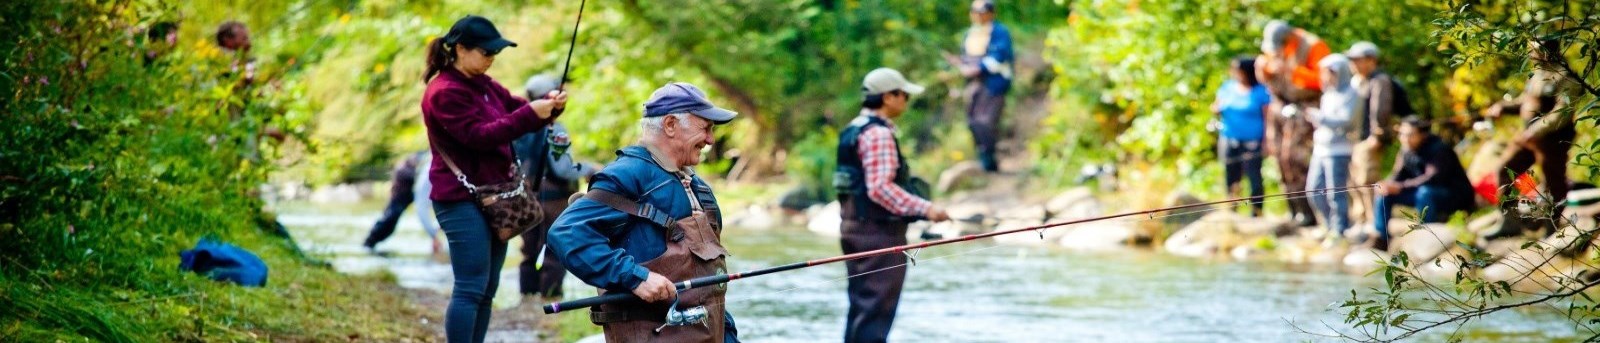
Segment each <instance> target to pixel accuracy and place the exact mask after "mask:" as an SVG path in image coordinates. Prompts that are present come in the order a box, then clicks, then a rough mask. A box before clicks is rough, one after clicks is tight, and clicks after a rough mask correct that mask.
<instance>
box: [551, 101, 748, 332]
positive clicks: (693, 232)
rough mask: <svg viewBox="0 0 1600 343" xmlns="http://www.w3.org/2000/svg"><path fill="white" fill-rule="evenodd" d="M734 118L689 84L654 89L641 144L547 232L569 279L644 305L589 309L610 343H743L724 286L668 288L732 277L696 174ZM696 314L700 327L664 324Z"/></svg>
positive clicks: (717, 216) (712, 208)
mask: <svg viewBox="0 0 1600 343" xmlns="http://www.w3.org/2000/svg"><path fill="white" fill-rule="evenodd" d="M736 115H738V114H737V113H734V112H733V111H728V110H725V109H721V108H718V107H716V106H714V105H712V104H711V101H710V100H709V99H707V97H706V94H705V92H703V91H701V90H700V88H698V87H695V86H694V85H691V84H687V83H678V82H674V83H669V84H667V85H666V86H662V87H661V88H658V89H656V91H655V93H652V94H651V95H650V99H649V100H647V101H646V102H645V105H644V118H643V119H641V120H640V122H639V123H640V125H639V126H640V128H641V131H642V133H641V136H640V138H639V144H637V145H633V146H628V147H625V148H622V150H619V151H617V159H616V161H613V162H611V164H609V165H606V167H605V169H603V170H601V171H600V173H598V174H595V175H594V177H593V178H592V182H591V183H590V184H589V191H588V192H587V193H585V194H584V196H583V197H582V198H578V199H577V201H574V202H573V203H572V205H571V206H569V207H567V210H566V211H564V212H561V216H560V217H558V218H557V219H556V221H555V223H554V224H552V225H551V226H550V233H549V235H548V237H547V238H548V239H549V242H548V244H550V249H551V250H553V251H555V254H556V257H558V258H559V259H560V260H561V263H562V264H564V265H566V267H567V270H568V271H570V272H572V275H574V276H577V277H578V279H580V280H583V282H584V283H587V284H589V285H591V286H595V287H597V288H599V289H600V291H601V293H610V292H629V293H632V294H634V295H636V296H638V297H639V299H641V300H639V301H631V302H622V303H616V304H606V305H600V306H598V307H596V308H594V309H592V310H591V312H590V315H589V320H590V322H593V323H595V324H596V325H600V326H601V328H602V330H603V331H604V332H605V338H606V341H607V342H646V341H648V342H737V341H738V338H739V336H738V333H739V332H738V329H737V328H736V327H735V326H734V321H733V316H732V315H731V314H729V313H728V312H727V310H726V309H725V308H724V307H723V305H724V299H725V298H724V295H725V294H726V293H727V288H726V286H725V285H721V286H712V287H700V288H695V289H689V290H685V291H683V292H678V291H677V289H676V288H675V287H674V286H673V284H672V282H674V281H686V280H689V279H693V278H697V277H703V276H710V275H716V274H722V273H726V269H727V268H726V260H727V257H726V256H727V255H728V251H727V249H726V248H724V247H723V246H722V238H721V235H722V211H721V210H720V208H719V207H718V204H717V198H716V196H715V195H714V194H713V193H712V191H711V186H710V185H708V184H706V182H705V180H702V179H700V177H699V176H696V175H695V172H694V169H693V168H692V167H693V166H695V165H697V164H700V160H701V159H702V158H703V156H702V151H704V148H706V147H707V146H710V145H711V144H712V143H713V142H714V135H713V134H712V129H713V127H714V126H716V125H718V124H725V123H727V122H729V121H731V120H733V118H734V117H735V116H736ZM674 305H675V307H674ZM695 308H700V309H703V310H704V311H705V313H706V318H705V320H704V322H703V323H700V324H693V325H678V326H663V325H662V324H663V323H665V320H666V316H667V313H668V311H669V310H680V311H690V310H692V309H695Z"/></svg>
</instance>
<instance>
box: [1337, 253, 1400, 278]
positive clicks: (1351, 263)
mask: <svg viewBox="0 0 1600 343" xmlns="http://www.w3.org/2000/svg"><path fill="white" fill-rule="evenodd" d="M1388 260H1389V252H1387V251H1382V250H1377V249H1370V248H1356V249H1350V253H1349V254H1346V255H1345V256H1344V261H1343V262H1344V267H1345V270H1349V271H1351V272H1353V273H1356V274H1360V275H1366V274H1367V273H1370V272H1372V271H1374V270H1378V268H1382V267H1383V264H1384V261H1388Z"/></svg>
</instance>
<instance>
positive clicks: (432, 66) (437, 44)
mask: <svg viewBox="0 0 1600 343" xmlns="http://www.w3.org/2000/svg"><path fill="white" fill-rule="evenodd" d="M455 57H456V56H455V54H452V53H451V52H450V49H449V47H447V46H445V42H444V38H443V37H440V38H434V39H433V41H430V42H428V67H427V68H426V69H425V71H424V72H423V73H422V82H423V83H427V82H428V81H429V80H433V77H434V76H436V75H439V72H442V71H444V70H445V69H446V68H450V64H451V63H454V62H455V59H456V58H455Z"/></svg>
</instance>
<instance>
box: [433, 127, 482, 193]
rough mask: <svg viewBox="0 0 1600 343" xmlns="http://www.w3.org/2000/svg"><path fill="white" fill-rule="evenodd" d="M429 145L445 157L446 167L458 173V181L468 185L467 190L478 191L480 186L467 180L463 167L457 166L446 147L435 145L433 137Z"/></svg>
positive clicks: (440, 155)
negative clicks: (445, 150)
mask: <svg viewBox="0 0 1600 343" xmlns="http://www.w3.org/2000/svg"><path fill="white" fill-rule="evenodd" d="M428 146H430V147H433V151H434V152H436V153H438V154H439V157H441V158H444V165H445V166H446V167H450V172H451V173H455V174H456V181H461V185H462V186H467V191H470V192H473V193H476V192H478V186H475V185H473V184H472V183H471V182H467V174H465V173H462V172H461V168H458V167H456V162H455V161H453V160H451V159H450V154H448V153H445V152H444V149H439V146H437V145H434V144H433V140H431V139H430V140H428Z"/></svg>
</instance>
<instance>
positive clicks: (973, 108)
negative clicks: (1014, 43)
mask: <svg viewBox="0 0 1600 343" xmlns="http://www.w3.org/2000/svg"><path fill="white" fill-rule="evenodd" d="M969 17H970V18H971V19H972V27H971V28H968V29H967V33H966V35H965V36H964V37H963V38H962V40H961V41H962V49H961V52H962V53H961V55H960V56H959V57H958V56H955V55H949V54H946V55H945V59H946V60H948V61H949V62H950V64H952V65H955V66H956V67H957V68H959V69H960V70H961V75H962V76H965V77H967V80H968V81H967V88H966V90H965V92H964V95H965V97H966V98H967V100H968V103H967V128H968V129H971V130H972V141H973V143H976V144H977V145H978V147H977V148H978V162H979V163H981V164H982V165H983V170H984V171H987V172H991V173H993V172H996V171H999V170H1000V160H999V157H998V156H995V154H996V153H997V152H996V145H998V144H999V142H1000V116H1001V114H1002V113H1003V112H1004V111H1005V107H1006V93H1007V92H1009V91H1010V89H1011V78H1012V77H1013V74H1012V68H1011V65H1012V60H1014V59H1015V57H1014V56H1013V54H1012V50H1011V30H1009V29H1007V28H1006V26H1005V25H1001V24H1000V23H998V22H995V21H994V1H992V0H975V1H973V2H972V8H971V9H970V11H969Z"/></svg>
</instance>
